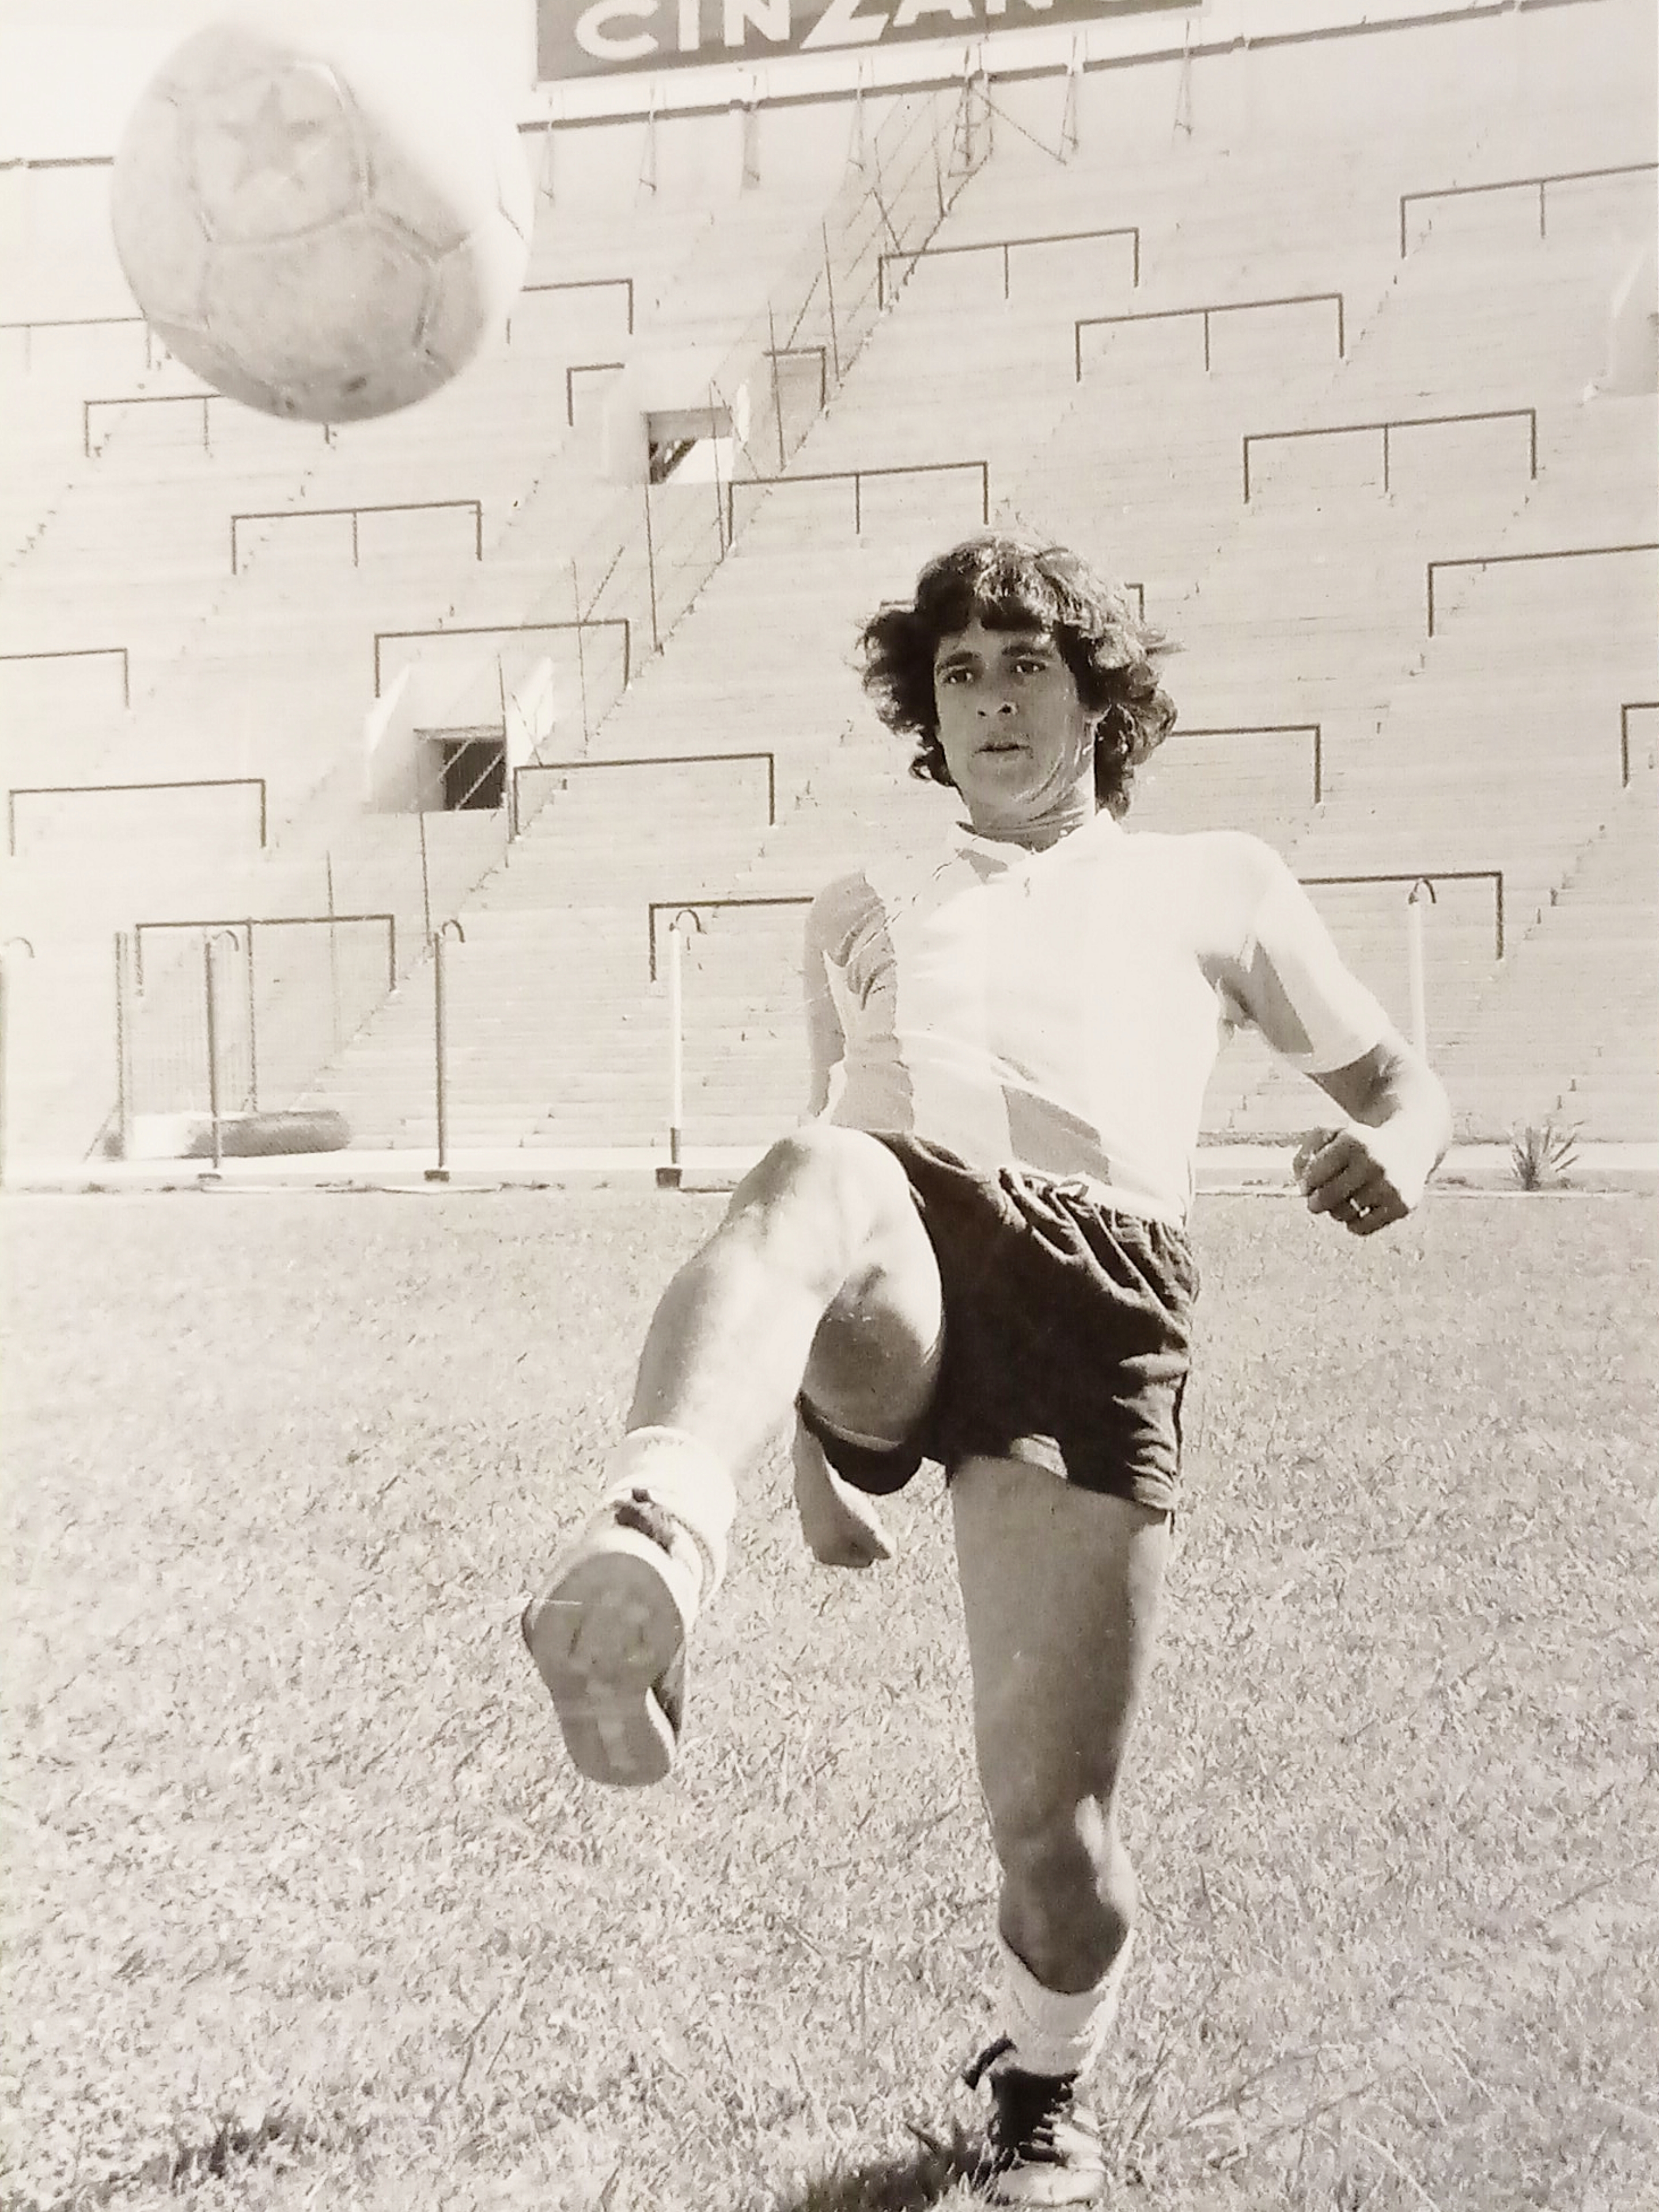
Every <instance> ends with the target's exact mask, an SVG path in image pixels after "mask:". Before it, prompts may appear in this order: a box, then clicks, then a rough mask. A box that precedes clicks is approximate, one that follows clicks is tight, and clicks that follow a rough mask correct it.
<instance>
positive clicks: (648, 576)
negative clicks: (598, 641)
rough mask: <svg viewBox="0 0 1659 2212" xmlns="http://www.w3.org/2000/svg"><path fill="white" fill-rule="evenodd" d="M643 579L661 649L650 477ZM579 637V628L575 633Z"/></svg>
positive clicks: (654, 642) (655, 644)
mask: <svg viewBox="0 0 1659 2212" xmlns="http://www.w3.org/2000/svg"><path fill="white" fill-rule="evenodd" d="M645 580H646V586H647V590H648V591H649V592H650V594H651V650H652V651H653V653H660V652H661V651H662V634H661V632H660V631H659V629H658V627H657V544H656V540H655V538H653V536H652V532H651V478H650V477H649V476H648V475H647V477H646V479H645ZM576 635H577V636H578V638H580V635H581V632H580V630H578V631H577V633H576ZM582 726H583V730H584V732H586V726H587V717H586V713H585V712H584V714H583V716H582Z"/></svg>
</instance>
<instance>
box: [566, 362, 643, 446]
mask: <svg viewBox="0 0 1659 2212" xmlns="http://www.w3.org/2000/svg"><path fill="white" fill-rule="evenodd" d="M627 366H628V364H627V362H622V361H572V362H566V364H565V371H564V420H565V428H567V429H569V430H574V428H575V427H576V379H577V378H578V377H579V376H614V375H616V374H618V373H619V372H620V371H621V370H623V369H624V368H627Z"/></svg>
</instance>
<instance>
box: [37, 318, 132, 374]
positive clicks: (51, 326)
mask: <svg viewBox="0 0 1659 2212" xmlns="http://www.w3.org/2000/svg"><path fill="white" fill-rule="evenodd" d="M116 329H123V330H130V329H137V330H140V331H143V335H144V367H145V368H155V334H154V332H153V331H151V329H150V326H149V324H148V323H147V322H146V321H145V320H144V319H143V316H142V315H33V316H31V317H29V319H27V321H24V322H0V331H21V332H22V334H23V366H24V368H30V367H31V366H32V365H33V339H34V333H35V332H36V331H90V330H116Z"/></svg>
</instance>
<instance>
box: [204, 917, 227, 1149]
mask: <svg viewBox="0 0 1659 2212" xmlns="http://www.w3.org/2000/svg"><path fill="white" fill-rule="evenodd" d="M216 943H217V933H215V934H214V935H213V936H211V937H204V939H202V961H203V966H204V969H205V972H206V980H207V1074H208V1119H209V1121H210V1123H211V1125H212V1130H213V1172H214V1174H215V1175H217V1174H218V1173H219V1171H220V1169H221V1168H222V1165H223V1164H224V1157H223V1152H222V1145H221V1141H220V1133H219V975H218V969H217V968H216V964H215V962H214V957H213V951H214V946H215V945H216Z"/></svg>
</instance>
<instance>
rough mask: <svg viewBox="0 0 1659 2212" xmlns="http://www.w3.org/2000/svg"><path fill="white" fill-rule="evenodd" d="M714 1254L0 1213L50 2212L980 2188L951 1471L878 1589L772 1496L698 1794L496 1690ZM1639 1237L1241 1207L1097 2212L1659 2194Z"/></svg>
mask: <svg viewBox="0 0 1659 2212" xmlns="http://www.w3.org/2000/svg"><path fill="white" fill-rule="evenodd" d="M718 1207H719V1201H718V1200H714V1199H711V1198H682V1199H678V1200H673V1199H665V1198H661V1197H657V1196H655V1195H646V1194H640V1195H632V1194H619V1193H604V1192H595V1193H589V1194H574V1193H560V1192H532V1191H524V1190H519V1191H513V1192H502V1193H496V1194H461V1193H458V1192H457V1193H445V1194H437V1193H433V1194H409V1195H397V1194H356V1195H349V1194H300V1195H295V1194H289V1195H282V1196H278V1195H246V1196H234V1195H231V1194H226V1193H222V1192H221V1193H216V1194H204V1195H201V1196H190V1195H174V1196H171V1197H138V1196H130V1197H125V1198H101V1199H100V1198H89V1199H79V1200H70V1199H61V1200H50V1199H44V1200H21V1199H13V1200H9V1201H7V1203H6V1204H5V1206H4V1208H3V1213H0V1231H3V1235H4V1239H5V1244H6V1248H7V1260H6V1332H7V1362H6V1365H7V1374H8V1378H9V1379H8V1382H7V1385H6V1417H5V1434H6V1444H7V1458H8V1473H7V1475H6V1480H5V1487H4V1521H5V1534H6V1547H7V1556H6V1562H5V1574H6V1581H7V1587H8V1589H9V1601H8V1606H7V1618H6V1630H5V1651H4V1663H5V1672H4V1689H3V1696H4V1710H5V1727H6V1758H7V1766H6V1772H5V1776H4V1781H3V1790H4V1796H3V1803H0V1810H3V1814H4V1818H5V1839H4V1859H3V1865H4V1878H5V1884H6V1927H5V1936H6V1966H5V1973H6V1983H7V1988H6V1996H5V2002H4V2006H3V2037H4V2042H3V2060H0V2106H3V2109H4V2112H5V2113H6V2114H7V2116H8V2117H7V2118H5V2120H4V2123H3V2124H4V2129H5V2169H4V2172H3V2177H0V2204H3V2205H4V2206H5V2207H6V2208H9V2212H42V2209H43V2208H46V2207H52V2208H58V2212H71V2208H80V2207H94V2206H103V2205H109V2206H115V2207H123V2208H126V2207H131V2208H159V2207H161V2206H162V2205H164V2204H166V2205H177V2204H179V2203H181V2202H182V2203H188V2204H190V2205H191V2206H193V2207H198V2208H206V2207H212V2206H221V2205H225V2206H228V2205H236V2206H246V2207H248V2208H256V2209H257V2212H267V2208H270V2209H271V2212H274V2208H283V2212H287V2208H290V2207H294V2208H297V2207H301V2206H319V2207H328V2208H342V2207H359V2206H361V2207H364V2208H371V2212H393V2209H394V2208H396V2212H411V2208H412V2209H413V2212H425V2208H444V2209H445V2212H449V2208H456V2212H467V2208H472V2207H486V2206H501V2207H517V2206H524V2207H530V2206H535V2207H538V2208H544V2209H545V2212H599V2208H604V2212H761V2209H762V2208H764V2209H765V2212H876V2208H889V2212H897V2208H919V2207H922V2206H927V2205H930V2204H933V2203H941V2204H944V2205H946V2206H951V2207H960V2206H965V2204H966V2203H967V2202H968V2199H967V2197H966V2194H965V2191H963V2190H962V2188H961V2186H960V2185H959V2183H957V2181H955V2180H954V2179H952V2172H951V2168H952V2160H951V2154H950V2152H949V2148H948V2146H949V2144H950V2142H951V2139H952V2136H953V2130H957V2129H958V2128H963V2127H967V2126H969V2125H971V2124H973V2123H974V2121H975V2118H976V2111H977V2107H976V2103H975V2100H972V2099H970V2098H969V2097H968V2095H967V2094H966V2093H965V2092H963V2090H961V2089H960V2088H959V2087H956V2086H955V2075H956V2073H957V2069H959V2068H960V2067H961V2065H962V2064H963V2063H964V2062H965V2061H966V2060H967V2059H968V2058H969V2057H971V2056H972V2054H973V2052H974V2051H975V2049H976V2048H977V2047H978V2045H980V2044H981V2042H983V2041H984V2040H986V2039H987V2038H988V2036H989V2035H990V2034H991V2033H993V2032H994V2029H995V2026H996V2022H995V2021H994V2017H993V2014H992V2011H991V2009H990V2002H989V1996H988V1990H989V1986H990V1984H989V1967H990V1935H991V1925H992V1911H993V1896H994V1885H993V1875H992V1867H991V1863H990V1858H989V1853H988V1847H987V1841H986V1837H985V1833H984V1829H983V1824H982V1819H981V1810H980V1807H979V1802H978V1799H977V1795H976V1791H975V1784H974V1779H973V1775H972V1771H971V1766H970V1763H969V1739H968V1727H967V1702H966V1668H965V1662H964V1658H963V1649H962V1642H961V1636H960V1627H959V1622H958V1619H957V1607H956V1600H955V1595H954V1589H953V1585H952V1580H951V1571H950V1564H949V1550H948V1526H947V1521H948V1516H947V1515H946V1514H945V1512H944V1511H943V1510H941V1498H940V1493H939V1482H938V1479H937V1477H936V1476H935V1475H933V1474H931V1473H930V1474H928V1476H927V1478H926V1479H925V1480H924V1481H923V1482H922V1483H921V1484H919V1485H918V1486H916V1488H915V1491H914V1492H912V1493H911V1494H909V1495H908V1496H907V1497H906V1498H903V1499H902V1500H901V1501H899V1502H898V1504H897V1506H896V1511H895V1513H894V1515H893V1519H894V1521H895V1522H896V1527H897V1529H898V1531H899V1533H900V1534H902V1538H903V1541H904V1556H903V1557H902V1559H901V1560H900V1561H899V1562H897V1563H896V1565H893V1566H890V1567H888V1568H884V1569H883V1570H882V1571H880V1572H879V1573H878V1574H877V1575H874V1576H869V1577H853V1576H838V1575H836V1574H835V1573H833V1572H831V1571H827V1570H824V1569H822V1568H815V1567H813V1566H811V1565H810V1564H809V1563H808V1562H807V1560H806V1559H805V1557H804V1555H803V1553H802V1551H801V1549H800V1547H799V1544H798V1542H797V1541H796V1540H795V1536H794V1533H793V1524H792V1521H791V1518H790V1516H789V1513H788V1510H787V1504H786V1502H785V1501H786V1491H785V1488H784V1485H783V1482H782V1480H781V1459H780V1460H779V1462H776V1463H775V1464H774V1465H773V1467H772V1468H770V1469H769V1473H768V1475H767V1479H766V1480H765V1481H764V1482H763V1485H762V1486H759V1487H758V1488H757V1491H756V1492H755V1493H754V1504H753V1507H752V1510H751V1511H750V1516H749V1517H748V1519H747V1522H746V1523H745V1528H744V1538H743V1541H742V1544H741V1549H740V1552H739V1554H738V1564H737V1566H736V1569H735V1571H734V1572H733V1575H732V1579H731V1580H730V1582H729V1583H728V1584H727V1586H726V1591H725V1592H724V1593H723V1595H722V1597H721V1600H720V1604H719V1606H718V1607H717V1608H716V1610H715V1612H714V1614H713V1615H712V1616H711V1617H710V1618H709V1620H708V1623H707V1632H706V1634H705V1635H704V1637H703V1638H702V1642H701V1644H700V1646H699V1651H698V1662H697V1668H696V1673H695V1674H694V1679H693V1699H694V1703H693V1707H692V1716H691V1729H690V1737H689V1741H688V1746H687V1750H686V1754H685V1757H684V1761H683V1764H682V1767H681V1770H680V1771H679V1773H678V1775H677V1777H676V1778H675V1780H674V1781H673V1782H672V1783H671V1784H668V1785H666V1786H665V1787H664V1788H663V1789H661V1790H656V1791H647V1792H643V1793H640V1794H638V1795H631V1794H630V1795H626V1796H619V1795H617V1794H614V1793H607V1792H605V1791H602V1790H598V1789H596V1788H594V1787H592V1785H589V1784H584V1783H582V1782H580V1781H579V1780H578V1779H577V1778H575V1776H574V1773H573V1771H571V1770H570V1768H569V1767H568V1765H566V1764H565V1763H564V1760H563V1758H562V1751H561V1749H560V1746H559V1740H558V1735H557V1731H556V1726H555V1724H554V1722H553V1718H552V1714H551V1710H550V1707H549V1706H548V1705H547V1704H546V1703H545V1700H544V1697H543V1693H542V1692H541V1690H540V1687H539V1686H538V1683H537V1682H536V1680H535V1679H534V1676H533V1674H532V1671H531V1670H530V1668H529V1667H528V1665H527V1662H526V1660H525V1658H524V1656H523V1654H522V1652H521V1650H520V1647H519V1643H518V1633H517V1616H518V1613H519V1610H520V1606H521V1605H522V1603H523V1601H524V1600H525V1598H526V1595H528V1594H529V1592H530V1589H531V1588H532V1583H534V1582H535V1580H536V1579H537V1577H538V1574H539V1572H540V1571H541V1569H542V1567H543V1565H544V1563H545V1562H546V1560H547V1559H548V1557H549V1555H550V1553H551V1552H552V1550H553V1549H554V1547H555V1545H556V1541H557V1540H558V1538H559V1536H560V1534H561V1532H562V1530H563V1529H565V1528H567V1527H568V1526H569V1525H570V1523H571V1522H573V1521H574V1518H575V1517H576V1516H578V1515H579V1513H580V1510H581V1507H582V1504H583V1499H584V1495H585V1492H586V1486H588V1484H589V1482H590V1480H591V1479H592V1474H593V1472H594V1469H595V1467H596V1463H597V1457H598V1454H599V1450H600V1448H601V1445H602V1443H603V1441H604V1440H605V1438H607V1437H609V1436H610V1434H611V1432H612V1431H613V1430H614V1428H615V1425H616V1423H617V1416H618V1412H619V1408H620V1406H621V1403H622V1400H623V1394H624V1392H625V1389H626V1387H627V1384H628V1382H629V1372H630V1366H631V1358H632V1352H633V1348H634V1346H635V1341H636V1340H637V1338H638V1335H639V1333H640V1330H641V1326H642V1324H643V1322H644V1319H645V1316H646V1314H647V1309H648V1305H649V1302H650V1300H651V1298H652V1297H653V1294H654V1291H655V1290H656V1289H657V1288H658V1287H659V1285H660V1282H661V1280H662V1279H663V1278H664V1276H665V1273H667V1272H668V1270H669V1269H670V1268H671V1267H672V1266H673V1265H674V1264H675V1263H676V1262H677V1261H678V1259H679V1258H680V1257H681V1256H682V1255H684V1253H686V1252H687V1251H688V1250H689V1249H690V1248H691V1247H692V1245H693V1244H694V1243H695V1242H696V1241H697V1239H698V1238H699V1237H700V1236H701V1235H702V1233H703V1232H704V1231H706V1230H707V1229H708V1226H709V1225H711V1224H712V1222H713V1220H714V1218H715V1217H716V1214H717V1212H718ZM1655 1225H1656V1209H1655V1207H1654V1206H1653V1204H1652V1203H1651V1202H1650V1201H1648V1200H1640V1199H1632V1198H1623V1199H1621V1198H1611V1197H1601V1198H1595V1197H1581V1198H1562V1197H1555V1198H1534V1199H1520V1198H1507V1199H1505V1198H1500V1197H1495V1196H1494V1197H1485V1198H1482V1197H1474V1196H1453V1195H1449V1194H1443V1195H1440V1196H1439V1197H1437V1198H1436V1199H1435V1200H1431V1203H1430V1204H1429V1205H1428V1206H1427V1207H1426V1208H1425V1211H1424V1212H1422V1214H1420V1215H1419V1217H1418V1218H1416V1219H1415V1220H1414V1221H1413V1222H1412V1223H1410V1224H1408V1225H1407V1226H1406V1227H1405V1228H1404V1229H1403V1230H1401V1231H1399V1232H1397V1233H1396V1234H1395V1235H1394V1236H1393V1237H1386V1238H1378V1239H1376V1240H1374V1241H1372V1242H1370V1243H1353V1242H1352V1241H1350V1240H1348V1239H1346V1238H1345V1237H1340V1235H1336V1234H1333V1233H1331V1232H1330V1231H1328V1230H1327V1231H1323V1232H1322V1231H1321V1230H1320V1229H1319V1228H1318V1226H1317V1225H1315V1224H1313V1223H1311V1222H1310V1221H1308V1220H1307V1219H1306V1218H1304V1216H1303V1215H1302V1214H1301V1212H1299V1210H1297V1208H1296V1207H1295V1206H1292V1205H1291V1204H1290V1203H1288V1202H1286V1201H1284V1200H1269V1199H1266V1198H1257V1199H1237V1200H1230V1199H1219V1198H1216V1199H1210V1200H1205V1201H1203V1202H1202V1204H1201V1206H1200V1213H1199V1216H1198V1219H1197V1224H1196V1235H1197V1243H1198V1247H1199V1251H1200V1258H1201V1260H1202V1261H1203V1263H1204V1267H1205V1272H1206V1297H1205V1300H1204V1303H1203V1310H1204V1313H1205V1316H1206V1324H1207V1329H1208V1349H1207V1352H1206V1358H1205V1360H1204V1364H1203V1368H1202V1371H1201V1376H1200V1380H1199V1382H1198V1383H1195V1385H1194V1391H1193V1394H1192V1396H1191V1398H1190V1399H1189V1406H1190V1407H1191V1415H1190V1422H1189V1455H1188V1471H1189V1474H1190V1478H1191V1490H1192V1502H1191V1507H1190V1510H1189V1511H1188V1513H1187V1514H1186V1515H1185V1516H1184V1517H1183V1522H1182V1529H1181V1550H1180V1554H1179V1557H1178V1559H1177V1562H1176V1571H1175V1575H1174V1582H1173V1595H1172V1602H1171V1606H1170V1614H1169V1619H1168V1623H1167V1627H1166V1632H1165V1636H1164V1645H1163V1656H1162V1660H1161V1666H1160V1673H1159V1676H1158V1694H1157V1696H1156V1698H1155V1699H1154V1701H1153V1706H1152V1711H1151V1712H1150V1715H1149V1717H1148V1719H1147V1721H1146V1723H1145V1725H1144V1728H1143V1730H1142V1733H1141V1735H1139V1738H1138V1741H1137V1755H1136V1758H1135V1761H1134V1767H1133V1776H1132V1778H1131V1782H1130V1786H1129V1799H1128V1831H1129V1838H1130V1842H1131V1844H1132V1847H1133V1850H1134V1852H1135V1854H1136V1857H1137V1860H1138V1863H1139V1869H1140V1873H1141V1877H1142V1881H1143V1885H1144V1891H1145V1907H1144V1923H1143V1934H1142V1942H1141V1947H1140V1949H1139V1953H1138V1954H1137V1960H1136V1970H1135V1973H1134V1976H1133V1980H1132V1984H1131V1987H1130V1990H1129V1993H1128V1996H1127V2001H1126V2006H1125V2011H1124V2015H1123V2019H1122V2021H1121V2026H1120V2029H1119V2032H1118V2033H1117V2036H1116V2038H1115V2041H1114V2044H1113V2045H1112V2047H1111V2049H1110V2051H1109V2054H1108V2058H1107V2061H1106V2063H1104V2065H1103V2069H1102V2072H1101V2076H1100V2081H1099V2091H1100V2095H1099V2103H1100V2106H1101V2108H1102V2112H1103V2119H1104V2122H1105V2125H1106V2130H1107V2133H1108V2137H1109V2148H1110V2153H1111V2156H1112V2158H1113V2160H1114V2162H1115V2167H1116V2170H1117V2172H1118V2173H1119V2175H1120V2184H1119V2188H1118V2191H1117V2195H1116V2197H1115V2202H1116V2203H1119V2204H1120V2205H1121V2206H1125V2207H1130V2208H1146V2212H1221V2208H1228V2209H1229V2212H1233V2208H1240V2212H1256V2208H1262V2207H1280V2206H1283V2207H1286V2208H1290V2212H1313V2208H1320V2212H1358V2208H1362V2207H1363V2208H1366V2212H1396V2208H1398V2212H1408V2208H1418V2212H1420V2208H1423V2207H1425V2206H1431V2207H1437V2208H1449V2207H1452V2206H1459V2207H1479V2208H1481V2212H1487V2208H1493V2212H1498V2208H1505V2209H1506V2208H1510V2207H1515V2208H1522V2207H1548V2208H1550V2212H1638V2208H1650V2207H1652V2206H1653V2205H1654V2203H1656V2201H1659V2197H1656V2185H1655V2179H1654V2176H1655V2173H1656V2171H1659V2090H1656V2086H1655V2085H1656V2083H1659V1951H1656V1946H1655V1942H1654V1928H1655V1920H1656V1915H1655V1909H1654V1899H1655V1890H1656V1882H1655V1870H1656V1864H1659V1856H1656V1855H1659V1806H1656V1795H1659V1788H1656V1769H1659V1730H1656V1722H1655V1695H1654V1692H1655V1685H1656V1679H1659V1678H1656V1670H1655V1663H1654V1644H1655V1623H1656V1620H1659V1588H1656V1582H1659V1577H1656V1571H1655V1558H1656V1535H1659V1521H1656V1481H1655V1451H1654V1437H1655V1434H1656V1419H1655V1415H1656V1404H1655V1399H1656V1391H1655V1359H1654V1330H1653V1319H1652V1316H1653V1313H1654V1311H1655V1304H1654V1284H1653V1274H1654V1267H1653V1260H1654V1250H1655V1233H1654V1232H1655ZM916 2130H921V2135H918V2133H917V2132H916ZM922 2136H928V2137H931V2138H933V2141H934V2142H937V2143H939V2144H941V2145H945V2146H946V2148H944V2149H941V2150H939V2151H933V2150H929V2149H928V2148H927V2146H926V2144H925V2143H924V2142H923V2140H922V2139H921V2138H922Z"/></svg>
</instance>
